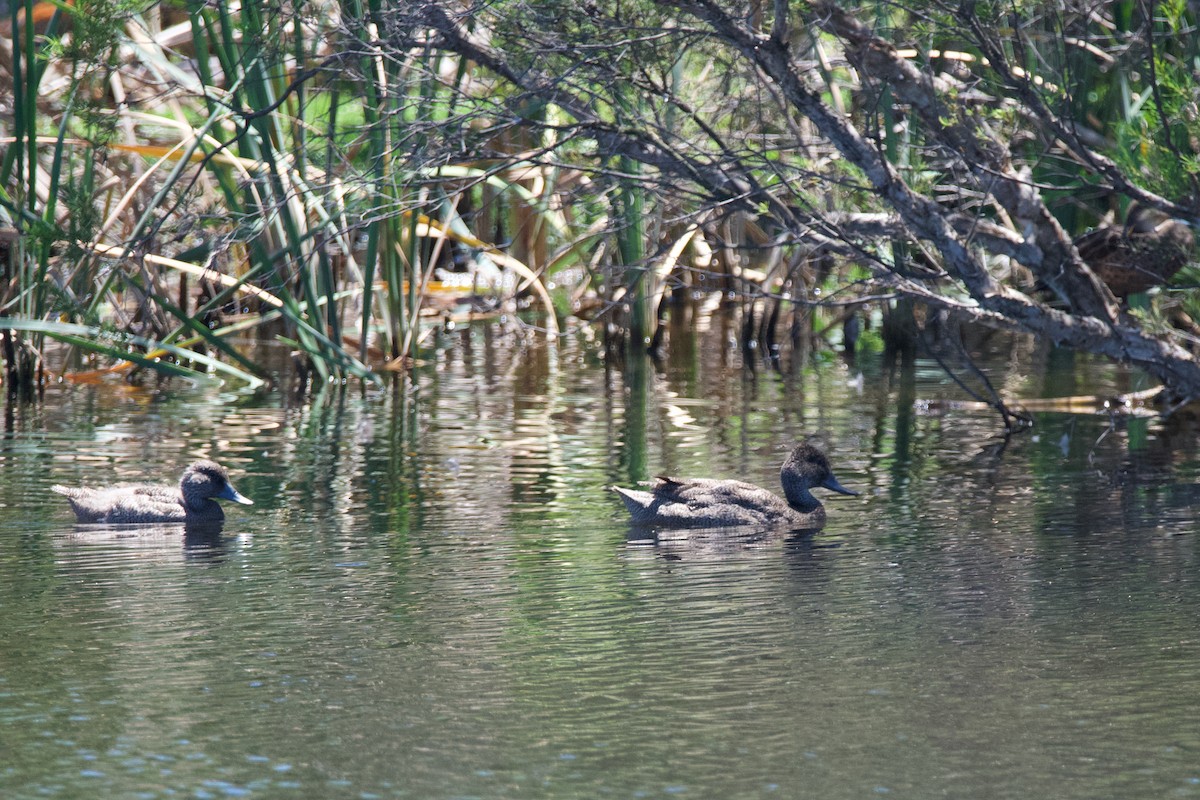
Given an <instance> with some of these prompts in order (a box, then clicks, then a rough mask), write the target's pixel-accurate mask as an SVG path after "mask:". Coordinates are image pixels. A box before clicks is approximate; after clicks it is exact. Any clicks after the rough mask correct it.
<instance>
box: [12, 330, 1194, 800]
mask: <svg viewBox="0 0 1200 800" xmlns="http://www.w3.org/2000/svg"><path fill="white" fill-rule="evenodd" d="M723 341H724V335H723V334H722V332H721V331H719V330H714V331H712V332H711V333H710V334H708V335H707V338H702V339H701V340H700V341H698V342H696V343H694V344H693V345H692V346H691V347H690V348H684V347H678V348H675V349H674V350H673V355H672V358H671V360H669V361H668V362H667V363H666V364H664V365H661V366H660V367H658V368H655V366H654V365H652V364H649V363H639V364H632V365H629V364H626V365H615V364H607V365H606V363H605V362H604V360H603V359H602V358H601V357H600V356H599V355H598V353H597V352H596V350H595V348H593V347H591V346H590V345H588V344H587V343H586V342H582V341H575V340H567V341H564V342H562V343H560V344H559V345H558V346H556V347H547V346H546V345H544V344H543V343H541V342H539V341H537V340H536V339H519V340H513V339H511V338H510V337H507V336H506V335H505V334H503V333H502V332H497V331H495V330H491V329H480V328H475V329H471V330H468V331H466V332H463V333H461V334H460V335H459V336H458V337H457V338H455V339H453V340H450V341H447V342H445V343H444V345H443V347H442V349H441V350H439V352H438V355H437V357H436V359H435V360H434V361H433V362H432V363H430V364H429V365H428V366H426V367H423V368H422V369H421V370H420V371H419V372H418V374H417V376H416V381H415V386H414V387H412V388H410V389H407V390H396V391H393V390H391V389H389V390H385V391H371V392H368V393H366V394H361V393H355V392H353V391H351V392H349V393H345V394H337V393H333V392H330V393H327V394H325V395H322V396H318V397H317V398H315V399H310V400H306V401H305V402H298V401H295V400H292V399H289V398H287V397H285V396H281V395H265V396H262V397H259V398H249V399H248V398H241V397H237V396H233V395H225V394H220V393H219V392H217V391H215V390H210V389H189V388H188V387H186V386H182V385H174V384H173V385H171V386H169V387H165V388H164V387H158V388H156V387H154V386H152V385H151V386H148V387H141V388H131V387H129V386H127V385H125V384H123V383H114V384H104V385H100V386H89V387H64V388H59V389H55V390H53V391H51V392H50V393H49V394H48V395H47V397H46V399H45V401H44V402H43V403H42V404H40V405H36V406H22V407H18V408H15V409H12V410H11V412H10V415H9V417H8V419H7V420H6V425H5V428H4V437H3V439H2V440H0V512H2V513H3V520H2V521H0V609H2V611H3V613H2V614H0V796H3V797H5V798H10V797H13V798H23V797H145V798H166V797H199V798H204V797H255V798H274V797H323V798H342V797H345V798H358V797H416V798H467V797H488V798H492V797H522V798H528V797H546V798H551V797H552V798H570V797H580V798H594V797H610V796H611V797H635V798H636V797H665V796H684V797H689V796H690V797H731V798H733V797H770V796H778V797H813V798H861V797H868V796H888V797H912V798H928V797H934V796H947V797H1011V798H1026V797H1056V798H1075V797H1078V798H1097V797H1120V798H1137V797H1155V798H1160V797H1175V796H1179V797H1188V796H1197V795H1200V716H1198V715H1197V714H1196V713H1195V709H1196V708H1197V705H1198V700H1200V635H1198V634H1197V631H1200V592H1198V591H1197V589H1198V587H1197V569H1198V567H1200V565H1198V559H1197V552H1196V551H1197V548H1196V535H1197V529H1196V528H1197V526H1196V522H1195V512H1194V510H1193V509H1194V508H1196V503H1197V500H1200V496H1198V492H1197V489H1196V473H1197V459H1196V455H1195V453H1196V448H1195V443H1196V431H1195V429H1194V428H1192V427H1190V426H1189V424H1188V423H1187V422H1186V421H1184V420H1177V421H1173V422H1172V423H1171V424H1169V425H1165V424H1163V423H1161V422H1159V421H1157V420H1147V419H1135V420H1132V421H1129V422H1120V423H1119V424H1117V425H1116V426H1115V427H1110V420H1109V419H1108V418H1106V417H1103V416H1094V417H1093V416H1082V415H1076V416H1068V415H1055V414H1042V415H1040V416H1039V418H1038V425H1037V427H1036V429H1035V430H1034V432H1033V433H1032V434H1023V435H1020V436H1016V437H1013V438H1012V439H1009V440H1004V439H1001V438H998V437H997V436H996V434H997V433H998V432H999V425H998V421H997V418H996V417H995V415H994V414H992V413H990V412H987V411H980V410H974V409H959V408H950V409H946V408H945V407H944V406H942V405H940V404H938V403H937V402H931V401H939V400H942V399H945V398H953V397H960V396H961V394H960V393H958V390H957V389H956V388H955V387H953V386H952V385H948V384H947V382H946V381H945V379H944V377H943V376H942V374H941V372H940V370H939V369H938V368H937V366H936V365H934V364H932V363H925V362H918V364H917V368H916V369H915V370H913V371H909V372H901V371H897V372H894V373H893V372H889V371H888V370H887V369H886V368H885V366H884V365H883V363H882V361H881V360H880V359H879V357H877V356H876V357H866V358H863V359H861V360H860V362H859V364H858V365H857V366H856V367H854V368H850V367H847V365H846V364H844V363H842V362H840V361H837V360H832V359H828V360H817V361H815V362H814V363H812V364H809V365H808V366H806V367H805V368H804V369H800V370H797V371H795V372H793V373H791V374H787V375H781V374H778V373H774V372H771V371H769V370H761V369H760V370H758V371H757V372H747V371H745V370H743V369H741V368H739V366H738V360H739V359H738V355H737V353H736V351H730V350H729V349H728V348H726V347H724V346H723V344H722V342H723ZM1012 348H1013V349H1012V350H1004V351H1002V352H992V353H989V354H988V355H989V360H988V361H987V363H988V364H990V365H991V377H992V379H993V381H994V382H996V383H997V385H999V386H1001V387H1003V388H1004V389H1005V390H1006V391H1012V392H1014V393H1016V394H1019V395H1020V396H1024V397H1039V396H1046V395H1053V394H1068V393H1079V392H1082V391H1094V392H1098V393H1099V392H1115V391H1121V390H1124V389H1127V388H1130V387H1131V386H1134V382H1135V381H1136V377H1135V376H1129V375H1126V374H1125V373H1122V372H1121V371H1119V370H1116V369H1114V368H1112V367H1109V366H1106V365H1103V364H1097V363H1093V362H1083V361H1077V360H1076V359H1073V358H1070V357H1067V358H1063V357H1062V355H1061V354H1055V353H1053V352H1042V351H1039V350H1037V348H1035V347H1032V346H1031V345H1029V344H1028V343H1020V342H1018V343H1016V344H1014V345H1012ZM1022 348H1023V349H1022ZM1017 351H1019V352H1017ZM1014 353H1016V355H1014ZM1017 355H1019V356H1020V357H1019V358H1018V357H1017ZM1017 365H1023V366H1017ZM860 373H861V375H862V377H861V379H860V378H859V375H860ZM150 383H151V384H152V383H153V382H152V381H151V382H150ZM1135 388H1136V387H1135ZM808 435H817V436H820V437H821V438H822V440H823V441H824V442H825V443H826V445H827V446H828V447H829V449H830V451H831V452H832V453H833V461H834V465H835V469H836V471H837V473H838V476H839V478H840V480H841V481H842V482H843V483H844V484H846V485H847V486H852V487H855V488H858V489H860V490H861V491H862V492H863V496H862V497H860V498H842V497H837V498H834V499H831V500H830V501H829V502H828V504H827V505H828V508H829V524H828V526H827V527H826V529H825V530H824V531H823V532H821V533H820V534H818V535H817V536H813V537H805V538H793V539H785V538H779V537H740V538H739V537H730V536H727V535H715V534H708V535H697V536H693V537H688V538H686V539H682V540H672V541H664V542H661V543H659V544H654V543H647V542H645V541H644V537H643V536H641V535H639V534H638V532H635V531H631V530H630V529H629V527H628V526H627V525H626V524H625V522H624V520H623V517H622V508H621V505H620V502H619V500H618V498H616V497H615V495H613V494H612V493H611V492H609V491H608V490H607V487H608V486H610V485H612V484H613V483H630V482H631V481H634V480H639V479H643V478H646V477H649V476H650V475H652V474H654V473H656V472H671V473H680V474H688V475H697V476H699V475H704V476H714V477H719V476H726V477H734V476H736V477H741V478H744V479H747V480H752V481H755V482H757V483H761V484H763V485H766V486H768V487H771V488H775V489H777V488H778V486H777V483H778V478H777V471H778V465H779V462H780V461H781V460H782V458H783V455H784V454H785V453H786V450H787V447H788V445H789V444H790V443H791V441H792V440H794V439H795V438H798V437H801V436H808ZM200 456H207V457H213V458H216V459H218V460H220V461H221V462H222V463H224V464H225V465H227V466H228V467H229V468H230V470H231V472H232V473H233V475H234V478H235V485H236V486H237V487H238V489H239V490H240V491H241V492H242V493H243V494H246V495H248V496H250V497H252V498H254V499H255V501H256V505H255V506H253V507H238V506H234V507H232V508H230V509H229V519H228V521H227V523H226V525H225V527H224V530H223V531H222V533H221V535H220V536H216V537H214V536H190V535H187V534H186V533H185V532H184V531H183V530H182V528H181V527H179V526H162V527H151V528H149V529H141V530H138V531H136V532H130V531H128V530H125V531H114V530H107V531H97V530H94V529H93V530H84V529H77V528H76V527H75V526H74V525H73V524H72V520H71V517H70V514H69V511H68V510H67V508H66V506H65V503H63V502H62V501H61V498H58V497H57V496H55V495H52V494H50V493H49V492H48V487H49V486H50V485H51V484H53V483H57V482H63V483H97V482H104V481H107V480H114V479H117V478H120V479H141V478H145V477H147V476H149V477H152V478H156V479H158V478H161V479H164V480H175V479H176V478H177V475H178V473H179V471H180V470H181V468H182V466H183V465H185V464H186V463H187V462H188V461H189V460H191V459H192V458H195V457H200Z"/></svg>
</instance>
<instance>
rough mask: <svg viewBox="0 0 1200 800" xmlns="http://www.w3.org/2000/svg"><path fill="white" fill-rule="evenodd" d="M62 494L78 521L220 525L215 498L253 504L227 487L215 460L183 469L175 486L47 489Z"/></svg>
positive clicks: (226, 476) (225, 475) (221, 515)
mask: <svg viewBox="0 0 1200 800" xmlns="http://www.w3.org/2000/svg"><path fill="white" fill-rule="evenodd" d="M50 488H51V490H52V491H55V492H58V493H59V494H61V495H66V498H67V500H69V501H70V503H71V508H72V509H74V511H75V517H76V520H77V521H78V522H84V523H109V524H119V525H120V524H132V523H140V522H221V521H223V520H224V519H225V512H224V511H223V510H222V509H221V506H220V505H219V504H218V503H217V502H216V500H215V498H221V499H222V500H232V501H233V502H235V503H242V504H244V505H248V506H249V505H254V501H253V500H251V499H249V498H247V497H245V496H244V495H242V494H240V493H238V491H237V490H236V489H234V488H233V486H232V484H230V483H229V473H228V472H226V471H225V468H224V467H222V466H221V465H220V464H217V463H216V462H215V461H197V462H196V463H194V464H192V465H191V466H190V467H188V468H187V469H185V470H184V471H183V477H182V478H181V479H180V481H179V485H178V486H162V485H159V484H154V483H120V484H117V485H115V486H109V487H107V488H103V489H89V488H87V487H81V488H74V487H70V486H51V487H50Z"/></svg>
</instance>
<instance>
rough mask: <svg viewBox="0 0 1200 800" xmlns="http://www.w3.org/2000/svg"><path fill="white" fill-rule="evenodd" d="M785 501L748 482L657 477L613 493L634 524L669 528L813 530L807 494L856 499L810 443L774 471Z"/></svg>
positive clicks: (821, 511)
mask: <svg viewBox="0 0 1200 800" xmlns="http://www.w3.org/2000/svg"><path fill="white" fill-rule="evenodd" d="M779 480H780V481H781V482H782V483H783V494H784V496H785V497H786V498H787V501H786V502H785V501H784V500H782V499H780V497H779V496H778V495H776V494H774V493H773V492H769V491H767V490H766V489H763V488H761V487H759V486H755V485H754V484H752V483H745V482H744V481H731V480H710V479H694V480H688V479H680V478H668V477H663V476H660V477H658V478H655V479H654V482H653V483H652V484H651V485H650V489H649V490H648V491H643V490H640V489H622V488H620V487H618V486H614V487H613V490H614V491H615V492H617V494H619V495H621V499H622V500H624V501H625V507H626V508H628V509H629V515H630V517H631V518H632V522H633V523H634V524H635V525H653V526H659V527H669V528H723V527H733V526H742V525H751V526H755V527H760V528H765V527H783V526H787V527H792V528H819V527H820V526H821V525H823V524H824V523H825V507H824V506H822V505H821V501H820V500H818V499H817V498H815V497H813V494H812V492H811V491H810V490H811V489H813V488H814V487H817V486H820V487H822V488H824V489H829V490H830V491H833V492H837V493H839V494H848V495H857V494H858V492H853V491H850V490H849V489H847V488H846V487H845V486H842V485H841V484H840V483H838V481H837V478H835V477H833V471H832V470H830V468H829V461H828V459H826V458H825V454H824V453H822V452H821V451H820V450H818V449H817V448H815V447H813V446H812V445H811V444H807V443H804V444H799V445H797V446H796V447H795V448H793V449H792V452H791V453H790V454H789V455H788V457H787V460H786V461H784V462H783V466H782V467H781V468H780V470H779Z"/></svg>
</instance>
